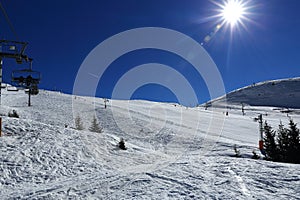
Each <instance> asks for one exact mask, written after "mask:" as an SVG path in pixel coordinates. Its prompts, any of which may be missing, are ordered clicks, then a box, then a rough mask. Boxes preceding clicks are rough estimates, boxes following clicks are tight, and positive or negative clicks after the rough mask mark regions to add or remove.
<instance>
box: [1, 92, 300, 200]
mask: <svg viewBox="0 0 300 200" xmlns="http://www.w3.org/2000/svg"><path fill="white" fill-rule="evenodd" d="M3 93H4V94H3V96H2V105H1V110H0V115H1V116H2V119H3V136H2V137H1V138H0V159H1V162H0V173H1V175H0V196H1V199H298V198H299V192H300V165H295V164H283V163H273V162H268V161H264V160H254V159H251V155H252V150H253V149H256V147H257V146H258V145H257V143H258V139H259V138H258V123H257V122H255V121H254V120H253V119H254V118H255V117H257V115H258V114H260V113H262V114H264V119H266V120H268V122H269V123H270V124H271V125H272V126H277V125H278V124H279V121H280V120H282V121H283V123H284V124H286V123H287V122H288V117H287V114H286V113H282V112H281V110H280V109H276V108H274V107H254V106H246V107H245V113H246V115H244V116H243V115H242V112H241V107H240V106H239V105H232V106H230V109H228V110H227V109H224V108H222V107H221V106H220V107H219V106H217V107H209V108H208V109H207V110H205V108H204V107H197V108H186V107H182V106H180V105H177V104H171V103H169V104H167V103H157V102H149V101H137V100H135V101H117V100H110V101H109V102H108V107H107V109H104V102H103V99H99V98H98V99H95V98H91V97H78V96H77V97H75V96H72V95H67V94H62V93H59V92H52V91H44V90H42V91H40V94H39V95H37V96H34V97H33V98H32V105H33V106H32V107H27V106H26V105H27V98H28V97H27V95H25V94H24V92H22V91H19V92H7V91H3ZM13 109H14V110H16V111H17V112H18V114H19V115H20V118H19V119H17V118H9V117H7V113H8V112H9V111H11V110H13ZM226 111H228V112H229V115H228V116H226V115H225V112H226ZM294 111H295V112H291V113H289V116H290V117H292V118H293V119H294V121H295V122H300V117H299V115H298V114H297V112H296V111H297V110H294ZM94 114H95V115H96V116H97V118H98V120H99V123H100V124H101V126H102V127H103V128H104V132H103V133H93V132H89V131H88V127H89V125H90V123H91V121H92V117H93V115H94ZM77 115H79V116H80V117H81V119H82V121H83V124H84V127H85V130H83V131H78V130H75V129H74V128H73V127H74V123H73V117H75V116H77ZM66 126H67V127H66ZM121 137H123V138H124V139H125V142H126V146H127V148H128V150H126V151H123V150H119V149H118V148H117V146H116V144H117V143H118V141H119V139H120V138H121ZM234 145H237V147H238V149H239V150H240V152H241V154H242V157H241V158H236V157H234V156H233V155H234V151H233V146H234ZM257 152H258V151H257Z"/></svg>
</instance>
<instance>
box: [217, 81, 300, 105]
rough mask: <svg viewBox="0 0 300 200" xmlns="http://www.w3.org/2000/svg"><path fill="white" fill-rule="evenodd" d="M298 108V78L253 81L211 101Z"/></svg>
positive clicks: (299, 89) (299, 99)
mask: <svg viewBox="0 0 300 200" xmlns="http://www.w3.org/2000/svg"><path fill="white" fill-rule="evenodd" d="M225 101H227V102H229V103H231V104H241V103H244V104H248V105H252V106H276V107H284V108H298V109H299V108H300V78H290V79H280V80H271V81H265V82H260V83H254V84H252V85H250V86H246V87H244V88H240V89H238V90H235V91H232V92H230V93H228V94H226V95H225V96H223V97H221V98H218V99H215V100H213V101H212V102H214V103H219V104H220V103H222V102H225Z"/></svg>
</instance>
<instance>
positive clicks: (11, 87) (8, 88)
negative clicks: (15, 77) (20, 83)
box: [6, 86, 19, 92]
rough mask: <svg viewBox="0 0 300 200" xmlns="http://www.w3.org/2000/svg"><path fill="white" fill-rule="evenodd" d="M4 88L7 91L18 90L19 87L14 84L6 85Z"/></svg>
mask: <svg viewBox="0 0 300 200" xmlns="http://www.w3.org/2000/svg"><path fill="white" fill-rule="evenodd" d="M6 90H7V91H9V92H18V91H19V89H18V88H17V87H15V86H7V87H6Z"/></svg>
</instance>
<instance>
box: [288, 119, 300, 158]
mask: <svg viewBox="0 0 300 200" xmlns="http://www.w3.org/2000/svg"><path fill="white" fill-rule="evenodd" d="M288 144H289V146H288V148H287V155H288V156H287V162H290V163H300V158H299V153H300V133H299V129H298V128H297V124H295V123H294V122H293V120H290V123H289V130H288Z"/></svg>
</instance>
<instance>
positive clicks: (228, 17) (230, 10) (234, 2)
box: [222, 0, 245, 26]
mask: <svg viewBox="0 0 300 200" xmlns="http://www.w3.org/2000/svg"><path fill="white" fill-rule="evenodd" d="M244 14H245V8H244V6H243V5H242V3H241V2H240V1H238V0H228V1H227V2H226V3H225V4H224V6H222V18H223V19H224V21H225V22H227V23H229V24H230V25H231V26H234V25H236V24H237V23H238V22H240V21H241V19H242V18H243V16H244Z"/></svg>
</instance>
